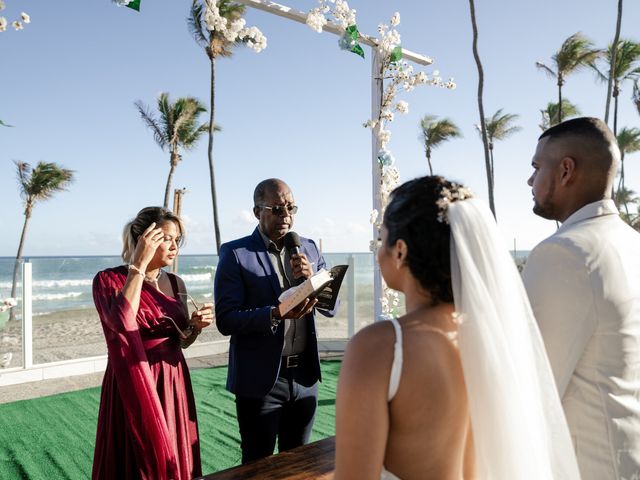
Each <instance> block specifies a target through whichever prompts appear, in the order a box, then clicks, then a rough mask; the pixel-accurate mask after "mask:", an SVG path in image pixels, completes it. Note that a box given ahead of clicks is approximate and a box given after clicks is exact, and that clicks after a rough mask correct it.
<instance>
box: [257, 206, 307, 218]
mask: <svg viewBox="0 0 640 480" xmlns="http://www.w3.org/2000/svg"><path fill="white" fill-rule="evenodd" d="M260 208H264V209H265V210H271V213H273V214H274V215H278V216H280V215H282V214H283V213H285V210H286V212H287V213H289V214H291V215H295V214H296V213H298V206H297V205H274V206H273V207H271V206H269V205H260Z"/></svg>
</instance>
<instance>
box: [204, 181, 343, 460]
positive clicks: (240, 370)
mask: <svg viewBox="0 0 640 480" xmlns="http://www.w3.org/2000/svg"><path fill="white" fill-rule="evenodd" d="M253 202H254V207H253V213H254V215H255V216H256V218H257V219H258V226H257V227H256V229H255V230H254V231H253V233H252V234H251V235H249V236H247V237H243V238H240V239H238V240H234V241H231V242H228V243H225V244H223V245H222V246H221V247H220V252H219V253H220V259H219V262H218V267H217V270H216V276H215V284H214V294H215V310H216V325H217V326H218V330H220V333H222V334H223V335H231V341H230V347H229V370H228V375H227V389H228V390H229V391H230V392H232V393H234V394H235V395H236V411H237V415H238V424H239V427H240V437H241V439H242V443H241V447H242V463H246V462H248V461H251V460H255V459H257V458H262V457H266V456H269V455H271V454H273V451H274V448H275V443H276V438H277V439H278V449H279V451H281V452H282V451H284V450H289V449H291V448H294V447H297V446H300V445H303V444H305V443H306V442H308V440H309V436H310V434H311V428H312V426H313V420H314V417H315V411H316V404H317V396H318V381H319V380H320V379H321V378H320V360H319V358H318V343H317V338H316V329H315V322H314V305H315V303H316V301H315V300H314V301H311V302H310V301H309V300H305V302H303V303H302V304H300V305H299V306H298V307H296V308H294V309H293V310H291V311H289V312H287V313H286V314H284V315H281V314H280V310H279V308H278V297H279V296H280V294H281V293H282V292H283V291H284V290H286V289H287V288H289V287H291V286H293V285H296V284H297V283H298V282H300V281H302V280H304V279H306V278H309V277H310V276H311V275H313V274H314V273H315V272H316V271H318V270H319V269H321V268H323V267H324V266H325V261H324V259H323V258H322V256H321V254H320V252H319V250H318V248H317V247H316V244H315V243H314V242H313V241H312V240H308V239H305V238H301V239H300V240H301V246H300V253H299V254H293V255H291V254H290V252H288V251H287V249H286V248H284V245H283V242H284V236H285V235H286V234H287V232H289V231H290V230H291V228H292V226H293V219H294V215H295V214H296V212H297V211H298V207H297V206H296V205H295V203H294V199H293V194H292V193H291V189H290V188H289V187H288V186H287V184H286V183H284V182H283V181H282V180H279V179H276V178H271V179H267V180H263V181H262V182H260V183H259V184H258V185H257V186H256V188H255V191H254V194H253ZM322 313H323V314H324V315H326V316H333V315H334V312H322Z"/></svg>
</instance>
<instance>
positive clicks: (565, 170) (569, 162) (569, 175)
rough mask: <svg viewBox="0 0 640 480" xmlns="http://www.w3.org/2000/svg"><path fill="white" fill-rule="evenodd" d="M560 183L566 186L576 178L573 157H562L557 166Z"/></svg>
mask: <svg viewBox="0 0 640 480" xmlns="http://www.w3.org/2000/svg"><path fill="white" fill-rule="evenodd" d="M559 169H560V183H561V184H562V185H563V186H567V185H568V184H570V183H571V182H573V180H574V179H575V177H576V161H575V159H574V158H573V157H563V158H562V160H560V164H559Z"/></svg>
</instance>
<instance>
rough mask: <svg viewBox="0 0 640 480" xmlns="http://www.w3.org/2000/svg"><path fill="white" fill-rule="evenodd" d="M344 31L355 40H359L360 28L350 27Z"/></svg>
mask: <svg viewBox="0 0 640 480" xmlns="http://www.w3.org/2000/svg"><path fill="white" fill-rule="evenodd" d="M344 30H345V32H347V33H348V34H349V36H350V37H351V38H352V39H353V40H358V37H359V36H360V32H358V27H357V26H356V25H349V26H348V27H347V28H345V29H344Z"/></svg>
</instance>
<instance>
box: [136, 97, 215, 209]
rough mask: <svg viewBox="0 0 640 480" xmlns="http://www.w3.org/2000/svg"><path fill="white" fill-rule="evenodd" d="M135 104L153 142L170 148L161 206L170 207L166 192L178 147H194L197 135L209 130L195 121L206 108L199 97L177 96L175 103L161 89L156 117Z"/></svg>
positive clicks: (177, 154) (140, 104)
mask: <svg viewBox="0 0 640 480" xmlns="http://www.w3.org/2000/svg"><path fill="white" fill-rule="evenodd" d="M135 106H136V108H137V109H138V112H139V113H140V116H141V117H142V120H143V121H144V122H145V123H146V124H147V127H149V128H150V129H151V130H152V131H153V136H154V138H155V141H156V143H157V144H158V145H159V146H160V148H161V149H162V150H165V149H168V150H169V165H170V168H169V176H168V177H167V185H166V187H165V190H164V208H169V192H171V182H172V179H173V174H174V172H175V169H176V167H177V166H178V163H179V162H180V160H182V155H180V153H179V151H180V149H181V148H183V149H185V150H189V149H191V148H193V147H194V146H195V144H196V142H197V141H198V140H199V138H200V136H201V135H202V134H203V133H205V132H207V131H208V130H209V124H208V123H203V124H202V125H197V122H198V117H199V116H200V114H201V113H203V112H206V111H207V109H206V108H205V107H204V105H202V104H201V103H200V102H199V101H198V99H196V98H193V97H182V98H178V99H177V100H176V101H175V102H174V103H171V101H170V100H169V94H168V93H164V92H163V93H161V94H160V96H159V97H158V112H159V113H160V116H159V117H158V118H156V117H155V115H154V114H153V113H152V112H150V111H149V109H148V108H147V107H146V106H145V105H143V103H142V102H141V101H140V100H138V101H137V102H135Z"/></svg>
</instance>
